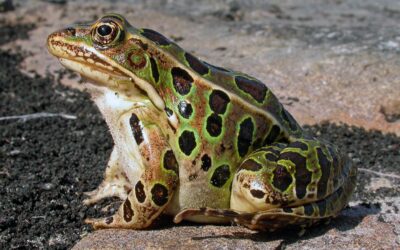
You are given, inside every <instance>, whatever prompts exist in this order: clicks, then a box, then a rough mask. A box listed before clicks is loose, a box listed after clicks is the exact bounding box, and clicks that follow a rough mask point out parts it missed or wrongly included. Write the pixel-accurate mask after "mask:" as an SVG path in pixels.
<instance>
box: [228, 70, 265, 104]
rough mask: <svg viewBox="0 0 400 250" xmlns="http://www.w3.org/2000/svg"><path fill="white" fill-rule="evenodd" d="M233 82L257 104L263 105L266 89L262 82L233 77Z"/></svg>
mask: <svg viewBox="0 0 400 250" xmlns="http://www.w3.org/2000/svg"><path fill="white" fill-rule="evenodd" d="M235 82H236V85H237V86H238V88H239V89H241V90H242V91H244V92H245V93H247V94H249V95H251V96H252V97H253V98H254V99H255V100H256V101H257V102H258V103H263V101H264V98H265V96H266V94H267V90H268V88H267V86H265V85H264V84H263V83H262V82H260V81H257V80H253V79H248V78H246V77H243V76H235Z"/></svg>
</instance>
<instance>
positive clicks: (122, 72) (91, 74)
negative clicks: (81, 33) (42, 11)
mask: <svg viewBox="0 0 400 250" xmlns="http://www.w3.org/2000/svg"><path fill="white" fill-rule="evenodd" d="M68 32H69V31H68V30H62V31H59V32H55V33H53V34H51V35H50V36H49V37H48V39H47V48H48V50H49V52H50V53H51V54H52V55H54V56H55V57H57V58H58V59H59V61H60V63H61V64H62V65H63V66H64V67H66V68H68V69H70V70H73V71H75V72H77V73H79V74H80V75H81V76H82V77H83V78H85V79H87V80H89V82H90V83H93V84H96V85H99V86H103V87H107V88H110V89H112V90H114V91H117V92H124V91H127V92H130V94H135V93H138V94H142V95H143V93H145V95H146V96H148V98H149V99H150V100H151V101H152V102H153V104H154V105H155V106H156V107H157V108H158V109H160V110H164V108H165V105H164V101H163V100H162V99H161V97H160V95H159V94H158V92H157V91H156V90H155V89H154V87H153V86H152V85H151V84H149V83H148V82H146V81H145V80H143V79H141V78H139V77H137V76H136V75H135V74H133V73H132V72H131V71H129V70H127V69H125V68H124V67H122V66H121V65H119V64H118V63H117V62H115V61H114V60H112V59H111V58H108V57H107V56H105V55H103V54H101V53H100V52H99V51H97V50H96V49H95V48H93V47H90V46H86V45H85V44H84V43H83V42H77V41H73V40H72V41H69V40H67V39H65V36H66V33H68Z"/></svg>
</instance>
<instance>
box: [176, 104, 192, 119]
mask: <svg viewBox="0 0 400 250" xmlns="http://www.w3.org/2000/svg"><path fill="white" fill-rule="evenodd" d="M178 110H179V114H181V116H182V117H183V118H186V119H187V118H189V117H190V116H191V115H192V113H193V108H192V105H191V104H190V103H187V102H185V101H181V102H179V104H178Z"/></svg>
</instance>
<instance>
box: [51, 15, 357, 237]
mask: <svg viewBox="0 0 400 250" xmlns="http://www.w3.org/2000/svg"><path fill="white" fill-rule="evenodd" d="M47 46H48V50H49V51H50V53H51V54H53V55H54V56H56V57H57V58H58V59H59V61H60V63H61V64H62V65H63V66H65V67H66V68H68V69H71V70H73V71H76V72H78V73H79V74H80V75H81V76H82V77H84V78H85V79H87V80H88V81H87V83H85V86H86V89H87V90H88V92H89V93H90V94H91V96H92V99H93V100H94V102H95V103H96V104H97V106H98V108H99V110H100V111H101V113H102V115H103V117H104V118H105V120H106V122H107V125H108V127H109V129H110V132H111V134H112V137H113V140H114V143H115V146H114V149H113V151H112V153H111V157H110V160H109V162H108V165H107V168H106V171H105V177H104V181H103V182H102V183H101V184H100V185H99V187H98V188H97V189H96V190H94V191H91V192H88V193H86V195H87V199H85V200H84V203H85V204H88V205H89V204H93V203H96V202H98V201H99V200H101V199H103V198H106V197H111V196H115V197H119V198H120V199H121V200H122V203H121V205H120V207H119V210H118V211H117V212H116V213H115V214H114V215H113V216H110V217H106V218H97V219H87V220H86V222H87V223H90V224H92V225H93V227H94V228H96V229H97V228H131V229H144V228H147V227H149V226H150V225H151V224H152V223H153V222H154V221H155V219H156V218H157V217H159V216H160V214H162V213H164V214H168V215H171V216H174V222H176V223H178V222H180V221H182V220H190V221H194V222H200V223H227V222H235V223H236V224H239V225H243V226H246V227H248V228H250V229H255V230H267V231H274V230H276V229H281V228H284V227H288V226H300V227H307V226H310V225H313V224H315V223H317V222H319V221H322V220H324V219H327V218H331V217H334V216H336V215H337V214H338V213H339V211H340V210H341V209H343V208H344V207H345V206H346V205H347V203H348V201H349V199H350V196H351V194H352V192H353V190H354V187H355V183H356V175H357V169H356V167H355V166H354V165H353V164H352V163H351V161H350V160H348V159H347V158H346V157H345V156H344V155H343V154H340V153H339V151H338V149H337V148H336V147H335V146H334V145H332V144H330V143H328V142H324V141H321V140H317V139H315V138H314V137H313V136H311V135H309V134H307V133H306V132H305V131H304V130H303V129H302V128H301V126H300V125H299V124H298V123H297V122H296V121H295V120H294V118H293V117H292V115H291V114H290V113H289V112H288V111H287V110H286V109H285V108H284V107H283V106H282V104H281V103H280V102H279V101H278V99H277V98H276V96H275V95H274V94H273V93H272V92H271V90H270V89H269V88H268V87H267V86H266V85H265V84H263V83H262V82H261V81H259V80H257V79H256V78H254V77H251V76H249V75H247V74H244V73H241V72H237V71H232V70H229V69H225V68H222V67H218V66H214V65H212V64H209V63H207V62H204V61H202V60H200V59H198V58H196V57H195V56H194V55H193V54H191V53H189V52H186V51H185V50H183V49H182V48H181V47H179V46H178V45H177V44H176V43H174V42H173V41H171V40H170V39H168V38H166V37H165V36H163V35H161V34H160V33H158V32H156V31H153V30H151V29H145V28H141V29H138V28H135V27H133V26H131V25H130V24H129V23H128V22H127V20H126V19H125V18H124V17H122V16H121V15H118V14H107V15H105V16H103V17H101V18H100V19H99V20H97V21H95V22H93V23H87V24H77V25H75V26H71V27H68V28H66V29H63V30H60V31H57V32H54V33H52V34H51V35H49V37H48V39H47Z"/></svg>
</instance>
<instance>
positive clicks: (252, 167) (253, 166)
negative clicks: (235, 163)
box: [239, 159, 262, 172]
mask: <svg viewBox="0 0 400 250" xmlns="http://www.w3.org/2000/svg"><path fill="white" fill-rule="evenodd" d="M241 169H244V170H249V171H253V172H257V171H260V170H261V169H262V165H261V164H260V163H258V162H256V161H255V160H253V159H248V160H246V161H245V162H243V163H242V165H241V166H240V168H239V170H241Z"/></svg>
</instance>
